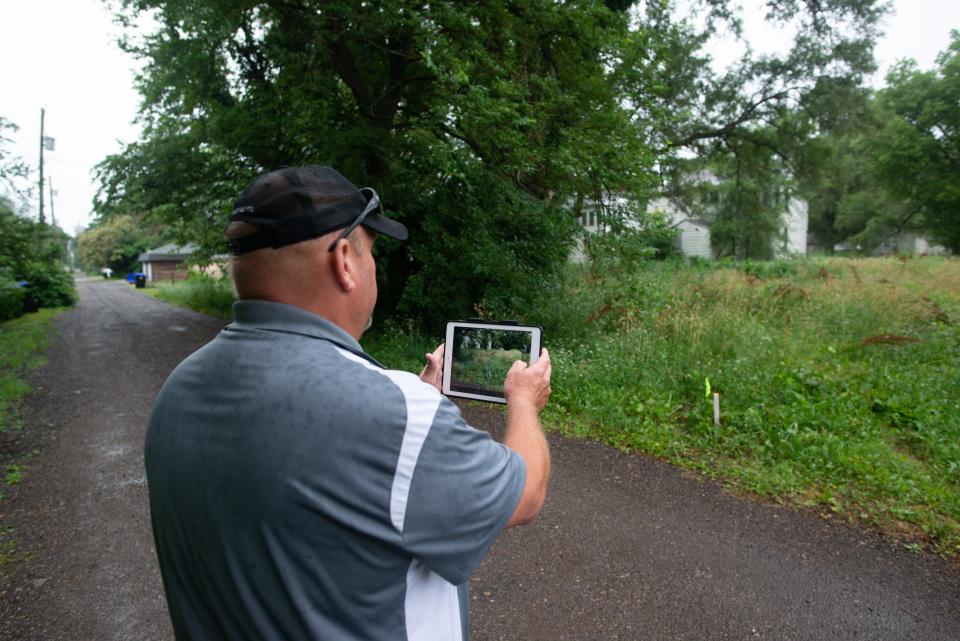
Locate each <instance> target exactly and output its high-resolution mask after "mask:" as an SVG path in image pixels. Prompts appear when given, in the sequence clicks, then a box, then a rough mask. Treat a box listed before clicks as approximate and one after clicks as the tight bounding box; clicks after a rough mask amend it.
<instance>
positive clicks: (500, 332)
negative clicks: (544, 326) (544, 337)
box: [443, 321, 541, 403]
mask: <svg viewBox="0 0 960 641" xmlns="http://www.w3.org/2000/svg"><path fill="white" fill-rule="evenodd" d="M540 336H541V330H540V328H539V327H531V326H524V325H503V324H498V323H476V322H465V321H453V322H450V323H447V333H446V340H445V345H446V348H445V349H444V368H443V393H444V394H447V395H450V396H460V397H464V398H474V399H479V400H485V401H492V402H495V403H505V402H506V399H505V398H504V395H503V383H504V381H505V380H506V378H507V372H508V371H510V368H511V367H512V366H513V363H514V361H523V362H525V363H527V364H528V365H532V364H533V363H535V362H536V361H537V357H538V356H539V355H540Z"/></svg>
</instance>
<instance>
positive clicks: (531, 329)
mask: <svg viewBox="0 0 960 641" xmlns="http://www.w3.org/2000/svg"><path fill="white" fill-rule="evenodd" d="M458 327H466V328H471V329H495V330H502V331H512V332H523V333H528V334H530V354H529V355H528V362H527V365H533V364H534V363H536V362H537V360H539V358H540V349H541V347H542V339H543V329H542V328H540V327H538V326H536V325H519V324H517V323H509V322H497V321H482V322H481V321H449V322H447V330H446V332H445V333H444V341H443V344H444V349H443V383H442V388H443V389H442V391H443V394H444V395H446V396H454V397H457V398H468V399H471V400H476V401H487V402H490V403H501V404H505V403H506V402H507V399H506V398H504V397H503V396H490V395H486V394H474V393H471V392H459V391H457V390H452V389H450V383H451V381H452V378H453V377H452V373H453V335H454V332H455V331H456V329H457V328H458ZM448 347H449V349H448Z"/></svg>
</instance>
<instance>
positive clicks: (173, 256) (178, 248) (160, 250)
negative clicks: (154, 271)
mask: <svg viewBox="0 0 960 641" xmlns="http://www.w3.org/2000/svg"><path fill="white" fill-rule="evenodd" d="M196 249H197V246H196V245H194V244H193V243H187V244H186V245H177V244H175V243H169V244H167V245H163V246H162V247H157V248H156V249H148V250H147V251H145V252H143V253H142V254H140V256H139V258H137V260H138V261H139V262H141V263H149V262H152V261H160V260H183V259H185V258H187V257H189V256H190V254H192V253H193V252H194V251H196Z"/></svg>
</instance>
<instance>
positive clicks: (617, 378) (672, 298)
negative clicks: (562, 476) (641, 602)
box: [547, 258, 960, 555]
mask: <svg viewBox="0 0 960 641" xmlns="http://www.w3.org/2000/svg"><path fill="white" fill-rule="evenodd" d="M773 265H775V263H774V264H773ZM788 265H789V264H788ZM612 277H613V276H610V277H607V278H601V279H596V280H595V282H591V281H590V279H589V278H588V277H585V278H583V279H582V281H581V282H580V283H579V284H577V285H575V286H574V287H573V290H572V291H571V292H569V294H568V296H569V297H574V296H577V295H579V296H580V297H581V299H582V298H588V299H589V304H588V305H587V306H586V309H589V308H591V307H592V311H590V312H589V313H586V314H584V315H583V317H584V318H585V319H591V320H590V321H589V322H588V323H587V325H588V326H590V325H592V326H599V327H602V330H601V331H598V332H594V333H593V334H589V333H588V334H584V333H583V332H582V331H581V332H580V336H576V337H573V338H571V339H570V340H568V341H562V340H561V342H560V344H559V345H557V346H556V347H555V349H554V350H553V352H552V353H553V356H554V371H555V374H554V376H555V378H556V380H557V383H556V385H555V390H556V391H555V393H554V397H553V401H554V402H553V404H552V407H551V409H550V412H549V413H548V415H547V416H548V420H549V421H550V422H551V423H553V424H554V425H557V426H558V429H560V430H561V431H563V432H565V433H567V434H570V435H574V436H581V437H588V438H596V439H599V440H602V441H604V442H606V443H609V444H612V445H615V446H617V447H620V448H622V449H627V450H639V451H643V452H646V453H649V454H653V455H655V456H659V457H662V458H665V459H667V460H670V461H672V462H674V463H677V464H680V465H682V466H685V467H688V468H692V469H695V470H698V471H700V472H703V473H705V474H707V475H709V476H714V477H720V478H723V479H725V480H727V481H728V483H729V484H730V485H731V486H733V487H735V488H737V489H739V490H743V491H747V492H751V493H756V494H759V495H762V496H765V497H775V498H777V499H779V500H781V501H784V502H788V503H795V504H800V505H804V506H809V507H814V508H816V509H818V510H819V511H820V512H821V513H822V514H824V515H825V516H827V517H829V518H837V517H840V518H844V519H847V520H850V521H857V522H861V523H866V524H869V525H872V526H875V527H878V528H880V529H882V530H884V531H887V532H890V533H893V534H895V535H898V536H900V537H902V538H903V539H904V540H906V541H908V542H909V543H917V542H923V543H924V544H926V545H929V546H930V547H931V548H932V549H935V550H937V551H939V552H941V553H944V554H947V555H956V554H958V553H960V375H958V368H957V364H958V362H960V361H958V357H960V330H958V326H957V325H956V324H955V323H957V322H960V263H958V262H957V261H955V260H943V259H932V258H925V259H922V260H919V259H918V260H906V261H900V260H897V259H872V260H832V261H830V260H822V261H813V260H812V261H805V262H800V263H795V264H793V267H792V268H790V269H789V270H788V272H787V273H780V274H772V275H770V276H769V277H764V276H758V275H757V274H756V273H753V272H751V271H750V270H749V269H747V270H745V269H743V268H742V267H738V266H735V265H733V266H720V267H719V268H706V269H704V268H696V267H683V266H678V265H670V264H661V265H655V266H652V267H649V268H647V269H642V270H638V271H636V272H633V273H626V274H619V275H617V278H618V282H616V283H611V282H609V280H610V279H611V278H612ZM588 291H589V294H588V293H587V292H588ZM624 292H629V294H625V293H624ZM568 300H569V298H568ZM586 309H585V308H584V307H581V308H580V311H581V313H583V312H584V311H586ZM707 379H709V381H710V383H711V385H712V388H713V389H714V390H715V391H719V392H720V398H721V421H720V424H719V425H714V421H713V406H712V399H710V398H708V397H706V395H705V382H706V380H707Z"/></svg>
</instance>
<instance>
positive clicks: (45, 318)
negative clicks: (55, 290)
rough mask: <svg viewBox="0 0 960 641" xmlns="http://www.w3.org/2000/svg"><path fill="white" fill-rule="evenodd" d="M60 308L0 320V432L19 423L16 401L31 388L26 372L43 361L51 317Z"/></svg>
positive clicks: (14, 427) (48, 337) (49, 333)
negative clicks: (3, 320)
mask: <svg viewBox="0 0 960 641" xmlns="http://www.w3.org/2000/svg"><path fill="white" fill-rule="evenodd" d="M61 311H63V310H62V309H43V310H40V311H39V312H37V313H35V314H27V315H25V316H22V317H21V318H17V319H14V320H9V321H6V322H3V323H0V432H5V431H7V430H11V429H16V428H18V427H19V426H20V417H19V404H20V401H21V399H22V398H23V397H24V396H25V395H26V394H27V393H29V392H30V386H29V385H28V384H27V382H26V380H25V374H26V372H27V371H29V370H31V369H34V368H37V367H39V366H41V365H43V364H44V363H45V362H46V358H45V356H44V350H45V349H46V347H47V344H48V342H49V339H50V335H51V325H50V321H51V319H52V318H53V317H54V316H56V315H57V314H59V313H60V312H61Z"/></svg>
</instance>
